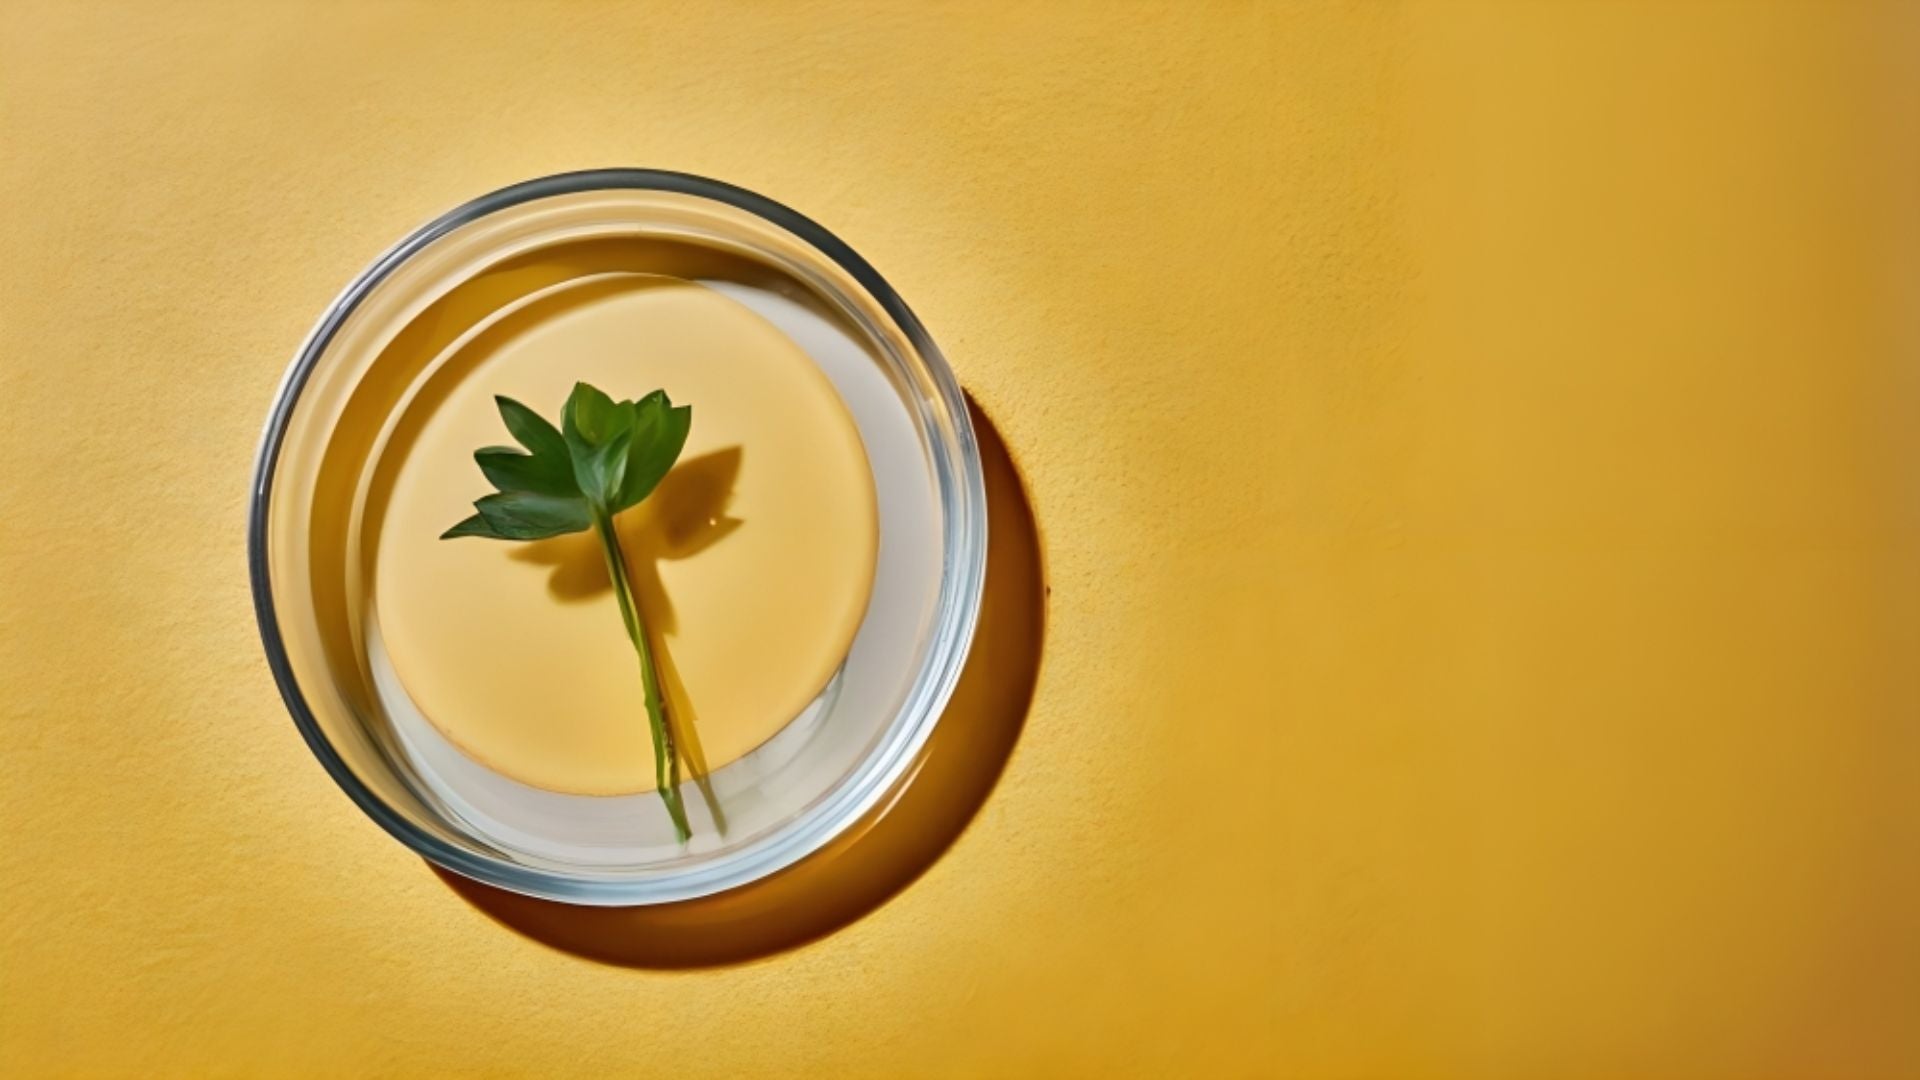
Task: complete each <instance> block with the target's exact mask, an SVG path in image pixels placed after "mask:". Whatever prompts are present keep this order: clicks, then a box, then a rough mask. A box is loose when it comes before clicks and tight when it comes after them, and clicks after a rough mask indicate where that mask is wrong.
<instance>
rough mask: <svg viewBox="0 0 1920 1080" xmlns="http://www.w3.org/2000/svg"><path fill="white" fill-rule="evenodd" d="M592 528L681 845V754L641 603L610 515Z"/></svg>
mask: <svg viewBox="0 0 1920 1080" xmlns="http://www.w3.org/2000/svg"><path fill="white" fill-rule="evenodd" d="M593 531H594V532H597V533H599V534H600V546H601V549H602V550H603V551H604V552H605V553H606V556H607V576H608V577H609V578H611V579H613V592H614V595H615V596H617V597H619V599H620V618H621V619H622V620H623V621H624V622H625V623H626V624H627V637H629V638H631V639H632V640H633V651H634V652H635V653H637V654H639V657H640V683H641V686H642V687H643V688H644V689H645V691H646V700H647V728H648V730H649V731H651V732H652V733H653V781H654V786H655V787H656V788H658V789H659V791H660V801H661V802H664V803H666V804H667V816H668V817H670V818H672V819H673V833H674V836H675V837H677V838H678V839H679V841H680V842H681V843H682V844H684V843H686V842H687V839H688V838H689V837H690V836H692V835H693V833H692V830H691V829H690V828H688V826H687V808H686V804H685V803H684V802H683V801H682V800H681V798H680V754H679V751H678V749H677V748H676V747H675V746H674V741H673V728H672V727H671V726H670V725H669V724H668V723H667V718H666V711H665V709H664V708H663V706H662V704H661V698H660V675H659V672H658V671H657V670H655V668H654V665H653V650H652V648H651V647H649V646H648V644H647V629H646V626H645V625H644V624H642V623H641V621H640V605H639V603H638V602H637V601H636V600H635V599H634V596H633V581H632V579H631V578H630V577H629V575H628V574H627V560H626V558H625V556H623V555H622V554H621V551H620V537H619V535H618V534H617V533H615V532H614V530H613V518H612V517H611V516H609V515H608V514H606V513H605V512H604V511H600V510H595V512H594V515H593Z"/></svg>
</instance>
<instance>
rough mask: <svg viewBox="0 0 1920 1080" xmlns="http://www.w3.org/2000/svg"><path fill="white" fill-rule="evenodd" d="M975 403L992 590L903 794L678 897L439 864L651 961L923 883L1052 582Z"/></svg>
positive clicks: (566, 941) (538, 931) (557, 938)
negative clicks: (750, 874) (643, 900)
mask: <svg viewBox="0 0 1920 1080" xmlns="http://www.w3.org/2000/svg"><path fill="white" fill-rule="evenodd" d="M967 404H968V408H969V411H970V412H971V413H972V416H973V426H974V431H975V432H976V433H977V434H978V435H979V438H980V456H981V460H982V463H983V465H984V471H985V475H986V486H987V517H988V522H989V529H988V536H989V539H988V543H987V583H986V595H985V598H984V600H983V602H982V605H981V610H980V624H979V629H978V631H977V632H976V633H975V635H974V641H973V649H972V652H971V653H970V654H969V655H968V657H967V665H966V668H965V669H964V670H963V671H962V672H961V675H960V683H959V686H958V687H957V688H956V690H955V691H954V695H953V700H952V702H951V703H950V704H949V705H948V706H947V710H946V712H945V713H943V714H942V715H941V718H940V722H939V723H938V724H937V725H935V727H934V731H933V735H932V737H930V738H929V739H928V741H927V745H926V748H925V749H923V750H922V751H921V753H920V757H919V759H918V761H916V762H915V764H914V766H913V768H912V770H911V771H910V772H909V774H908V777H907V779H906V780H905V781H904V782H903V783H902V785H901V786H900V787H899V788H898V789H897V790H896V793H895V795H894V797H893V798H892V799H891V801H889V802H887V803H885V804H883V805H882V806H880V807H878V808H876V809H875V810H874V811H872V812H871V813H869V814H868V815H867V816H866V817H865V818H863V819H862V820H861V821H859V822H858V823H856V824H855V825H854V826H853V827H852V828H850V829H848V830H847V831H846V832H845V833H843V834H842V835H841V836H840V837H838V838H837V839H836V840H834V841H833V843H832V844H830V845H828V846H827V847H826V848H824V849H822V850H821V851H820V852H818V853H816V854H815V855H813V856H811V857H809V858H807V859H806V860H804V861H802V862H801V863H799V864H798V865H796V866H793V867H790V868H788V869H786V870H784V871H781V872H780V873H778V874H775V875H774V876H772V877H770V878H767V879H765V880H763V881H759V882H755V883H754V884H752V885H749V886H746V887H745V888H741V889H735V890H733V891H732V892H728V893H723V894H721V895H719V896H710V897H704V898H702V899H699V900H690V901H686V902H684V903H679V904H662V905H655V906H652V907H633V908H592V907H575V906H572V905H569V904H560V903H555V902H553V901H550V900H536V899H533V898H531V897H526V896H521V895H519V894H517V893H511V892H507V891H505V890H502V889H496V888H493V887H492V886H488V885H482V884H480V883H478V882H475V881H469V880H467V879H466V878H463V877H460V876H459V875H457V874H453V873H449V872H447V871H444V870H439V869H438V868H436V870H435V872H436V873H438V874H439V875H440V876H441V878H442V879H443V880H445V881H446V883H447V884H448V885H449V886H451V887H452V888H453V890H454V891H455V892H457V893H459V894H460V896H462V897H463V898H465V899H466V900H467V901H468V902H469V903H471V904H473V905H474V906H475V907H477V908H479V909H480V910H481V911H483V912H485V913H486V914H487V915H489V916H491V917H492V918H493V919H495V920H496V921H498V922H500V923H502V924H503V925H505V926H507V927H510V928H511V929H513V930H516V931H518V932H520V933H522V934H525V935H526V936H528V937H530V938H533V939H534V940H536V941H540V942H543V943H545V944H547V945H551V946H553V947H554V948H556V949H561V950H564V951H566V952H570V953H574V954H576V955H579V956H584V957H587V958H589V959H592V960H599V961H602V962H605V963H609V964H620V965H625V966H630V967H648V968H691V967H709V966H714V965H720V964H735V963H740V962H743V961H747V960H754V959H758V958H760V957H764V956H769V955H771V954H773V953H777V952H781V951H783V950H786V949H791V948H794V947H796V946H799V945H803V944H806V943H807V942H809V941H813V940H815V939H816V938H820V937H823V936H825V935H827V934H831V933H833V932H834V931H835V930H838V929H840V928H841V927H843V926H846V925H847V924H849V923H851V922H853V921H854V920H856V919H859V918H860V917H862V916H864V915H866V914H867V913H868V912H870V911H873V910H874V909H875V908H878V907H879V906H880V905H881V904H884V903H886V902H887V900H889V899H891V898H892V897H893V896H894V895H896V894H898V893H899V892H900V890H902V889H904V888H906V887H907V886H908V885H910V884H912V883H913V881H914V880H915V879H916V878H918V877H919V876H920V875H921V874H922V873H924V872H925V871H926V869H927V868H928V867H929V866H932V865H933V863H934V861H935V860H936V859H938V858H939V857H940V855H941V854H942V853H943V852H945V851H946V850H947V848H948V847H949V846H951V845H952V844H953V842H954V840H956V839H958V838H959V836H960V833H961V832H962V831H963V830H965V829H966V827H967V823H968V822H969V821H972V820H973V816H974V814H975V813H976V812H978V810H979V809H980V807H981V805H982V804H983V803H985V802H986V799H987V795H988V794H989V793H990V792H991V791H992V790H993V786H994V784H995V782H996V781H998V780H999V778H1000V773H1001V771H1002V770H1003V769H1004V768H1005V766H1006V763H1007V758H1008V757H1009V755H1011V754H1012V752H1013V745H1014V743H1015V741H1017V740H1018V739H1019V737H1020V728H1021V726H1022V724H1023V723H1024V722H1025V720H1026V715H1027V707H1028V705H1029V704H1030V703H1031V701H1032V699H1033V688H1034V683H1035V680H1036V679H1037V678H1038V676H1039V671H1040V653H1041V645H1042V638H1043V636H1044V626H1045V615H1046V584H1045V581H1044V579H1043V576H1042V567H1041V558H1040V538H1039V533H1038V531H1037V530H1036V528H1035V526H1034V520H1033V509H1032V507H1031V505H1029V503H1028V502H1027V496H1026V491H1025V489H1024V488H1023V486H1022V485H1021V482H1020V475H1019V472H1018V471H1017V470H1016V469H1015V468H1014V464H1013V460H1012V458H1011V457H1009V456H1008V454H1007V448H1006V445H1005V444H1004V443H1003V442H1001V440H1000V435H999V432H997V431H995V430H994V427H993V424H992V423H991V422H990V421H989V420H988V419H987V417H986V414H985V413H984V412H982V411H981V410H980V407H979V406H978V405H977V404H975V403H974V402H973V401H972V399H968V403H967Z"/></svg>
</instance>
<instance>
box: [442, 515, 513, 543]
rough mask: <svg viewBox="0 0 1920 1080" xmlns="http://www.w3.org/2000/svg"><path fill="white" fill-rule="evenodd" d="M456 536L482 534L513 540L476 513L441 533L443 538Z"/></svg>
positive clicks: (448, 538)
mask: <svg viewBox="0 0 1920 1080" xmlns="http://www.w3.org/2000/svg"><path fill="white" fill-rule="evenodd" d="M456 536H482V537H485V538H487V539H488V540H511V539H512V537H510V536H501V535H500V534H499V533H497V532H494V531H493V526H491V525H489V524H487V519H486V518H483V517H481V516H480V515H479V514H475V515H473V516H472V517H470V518H467V519H466V520H464V521H462V522H461V523H460V524H458V525H455V526H454V527H453V528H451V529H448V530H447V531H446V532H443V533H441V534H440V539H442V540H452V539H453V538H454V537H456Z"/></svg>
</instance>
